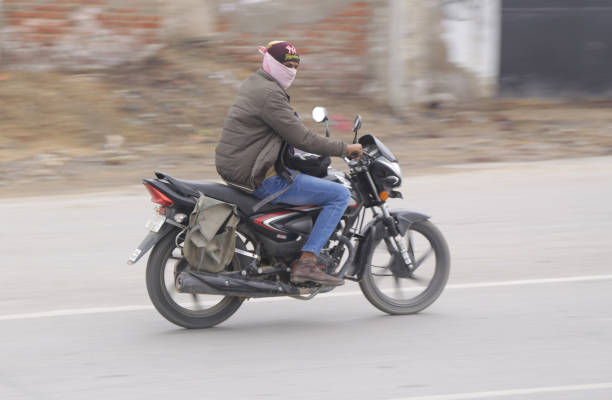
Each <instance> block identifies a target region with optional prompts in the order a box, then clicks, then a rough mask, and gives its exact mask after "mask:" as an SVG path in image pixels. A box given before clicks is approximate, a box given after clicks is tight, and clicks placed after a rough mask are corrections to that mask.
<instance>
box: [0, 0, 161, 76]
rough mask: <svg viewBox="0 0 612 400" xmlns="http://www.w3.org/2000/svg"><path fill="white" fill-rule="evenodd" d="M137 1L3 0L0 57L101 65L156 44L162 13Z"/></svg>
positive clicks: (32, 63)
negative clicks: (0, 55)
mask: <svg viewBox="0 0 612 400" xmlns="http://www.w3.org/2000/svg"><path fill="white" fill-rule="evenodd" d="M150 3H151V2H147V1H143V0H55V1H52V0H4V2H3V5H2V9H1V12H2V23H1V25H0V46H1V50H2V62H3V64H5V65H11V66H13V67H16V68H28V69H49V68H57V67H60V68H67V69H91V68H104V67H110V66H113V65H117V64H120V63H124V62H129V61H136V60H139V59H142V58H144V57H147V56H149V55H151V54H152V53H154V52H155V51H156V50H157V49H159V48H160V47H161V41H160V28H161V23H162V18H161V16H160V15H159V12H158V11H157V9H156V8H154V7H152V6H151V5H150Z"/></svg>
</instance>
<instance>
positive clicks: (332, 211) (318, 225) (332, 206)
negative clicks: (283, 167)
mask: <svg viewBox="0 0 612 400" xmlns="http://www.w3.org/2000/svg"><path fill="white" fill-rule="evenodd" d="M350 200H351V193H350V191H349V190H348V189H347V188H346V187H344V186H343V185H340V184H338V183H335V182H330V181H326V180H324V179H319V178H315V177H314V176H310V175H306V174H298V175H297V176H296V177H295V180H294V182H293V185H291V187H290V188H289V189H288V190H287V191H286V192H285V193H283V194H281V195H280V196H279V197H277V198H276V199H275V200H273V201H272V202H273V203H286V204H292V205H296V206H315V205H316V206H323V210H321V212H320V213H319V216H318V218H317V221H316V222H315V225H314V227H313V228H312V232H311V233H310V236H309V238H308V240H307V241H306V244H304V247H303V248H302V251H303V252H309V253H312V254H314V256H315V257H316V256H318V255H319V252H320V251H321V249H322V248H323V246H324V245H325V243H326V242H327V240H328V239H329V237H330V236H331V234H332V233H333V231H334V229H335V228H336V226H337V225H338V222H340V218H342V215H343V214H344V211H345V210H346V207H347V206H348V204H349V202H350Z"/></svg>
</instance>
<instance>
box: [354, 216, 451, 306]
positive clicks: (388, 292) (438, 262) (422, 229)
mask: <svg viewBox="0 0 612 400" xmlns="http://www.w3.org/2000/svg"><path fill="white" fill-rule="evenodd" d="M403 240H405V241H406V245H407V249H408V254H409V255H410V258H411V260H412V263H411V264H412V265H411V266H410V269H407V268H406V267H405V266H404V264H403V263H402V262H401V261H400V260H398V259H396V257H398V256H399V255H397V253H396V252H395V251H394V247H393V244H392V242H391V239H390V238H388V237H384V236H383V235H380V236H379V237H377V238H375V240H374V244H373V251H372V254H370V256H369V257H368V263H366V267H365V271H364V275H363V279H361V281H360V282H359V286H360V288H361V291H362V292H363V294H364V295H365V297H366V298H367V299H368V300H369V301H370V303H372V305H374V306H375V307H376V308H378V309H380V310H382V311H384V312H386V313H389V314H414V313H418V312H420V311H422V310H424V309H425V308H427V307H429V306H430V305H431V304H432V303H433V302H434V301H435V300H436V299H437V298H438V297H439V296H440V294H442V291H443V290H444V287H445V286H446V282H447V281H448V275H449V271H450V254H449V251H448V245H447V244H446V240H444V237H443V236H442V233H440V231H439V230H438V229H437V228H436V227H435V226H434V225H433V224H432V223H431V222H429V221H419V222H415V223H413V224H412V225H411V226H410V228H409V229H408V230H407V231H406V233H405V234H404V236H403Z"/></svg>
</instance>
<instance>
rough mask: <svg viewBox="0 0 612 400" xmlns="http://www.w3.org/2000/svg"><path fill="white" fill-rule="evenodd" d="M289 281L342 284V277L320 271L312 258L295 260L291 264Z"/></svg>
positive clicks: (325, 284)
mask: <svg viewBox="0 0 612 400" xmlns="http://www.w3.org/2000/svg"><path fill="white" fill-rule="evenodd" d="M291 282H293V283H302V282H314V283H318V284H320V285H324V286H341V285H344V279H341V278H336V277H335V276H331V275H328V274H326V273H325V272H323V271H321V269H320V268H319V266H318V265H317V263H316V262H315V261H314V260H310V259H308V260H295V261H294V262H293V264H291Z"/></svg>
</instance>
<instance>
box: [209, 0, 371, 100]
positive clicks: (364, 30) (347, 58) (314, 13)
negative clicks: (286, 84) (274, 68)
mask: <svg viewBox="0 0 612 400" xmlns="http://www.w3.org/2000/svg"><path fill="white" fill-rule="evenodd" d="M313 3H317V2H313ZM319 3H321V5H322V3H324V2H319ZM325 3H327V4H326V7H327V9H323V10H322V9H321V7H318V6H317V4H310V6H309V7H303V6H302V7H299V6H298V7H295V8H294V10H295V14H297V15H291V19H290V21H289V22H290V23H289V24H282V23H279V22H278V21H282V20H283V19H287V18H279V15H283V16H286V15H287V14H283V13H282V12H281V11H280V10H278V9H275V8H274V7H273V6H269V5H268V7H267V8H262V9H261V10H260V11H261V12H259V13H257V12H256V11H257V10H255V9H251V10H249V9H247V8H245V7H236V8H230V7H225V9H224V8H223V7H221V8H220V10H219V14H218V18H217V21H216V31H217V32H218V40H219V41H220V42H221V43H222V44H224V50H223V51H224V52H225V53H226V54H228V55H229V56H230V57H231V59H232V60H235V61H236V62H240V63H244V64H245V65H246V66H247V67H248V66H249V65H252V68H253V70H255V69H257V68H258V67H259V66H260V65H261V59H262V57H261V55H260V54H259V53H258V51H257V46H258V45H264V46H265V45H266V43H267V42H268V41H270V40H288V41H291V42H292V43H293V44H295V46H296V47H297V49H298V51H299V52H300V55H301V58H302V62H301V65H300V68H299V71H298V78H297V79H296V81H295V85H296V86H301V87H307V88H313V89H321V88H323V89H324V90H325V91H327V92H331V93H337V94H347V95H351V94H359V93H362V91H363V90H364V88H365V87H366V84H368V83H369V82H370V79H371V78H372V68H371V62H370V60H369V56H370V50H371V45H372V37H373V33H374V32H375V30H376V29H379V28H380V27H376V26H375V24H374V22H375V20H374V18H373V17H374V15H375V9H376V7H377V6H380V3H381V1H377V0H374V1H337V0H336V1H327V2H325ZM226 4H227V3H226ZM228 9H229V11H228ZM300 11H302V12H303V14H302V15H300V14H299V13H300ZM249 14H250V15H254V17H253V19H256V21H251V23H248V22H245V17H244V16H245V15H249Z"/></svg>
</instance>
